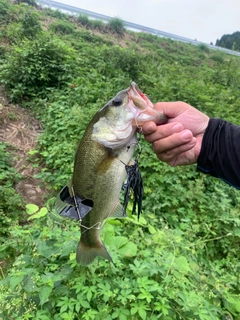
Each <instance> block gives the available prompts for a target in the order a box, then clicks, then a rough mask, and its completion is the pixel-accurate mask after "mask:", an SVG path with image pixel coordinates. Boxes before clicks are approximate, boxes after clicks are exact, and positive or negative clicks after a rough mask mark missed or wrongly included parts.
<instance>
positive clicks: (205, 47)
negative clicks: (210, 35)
mask: <svg viewBox="0 0 240 320" xmlns="http://www.w3.org/2000/svg"><path fill="white" fill-rule="evenodd" d="M198 48H199V49H200V50H202V51H204V52H206V53H209V51H210V50H209V48H208V46H207V45H206V44H204V43H201V44H199V45H198Z"/></svg>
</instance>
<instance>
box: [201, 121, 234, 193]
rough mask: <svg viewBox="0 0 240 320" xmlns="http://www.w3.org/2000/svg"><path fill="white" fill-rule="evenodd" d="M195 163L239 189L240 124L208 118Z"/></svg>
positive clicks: (204, 170)
mask: <svg viewBox="0 0 240 320" xmlns="http://www.w3.org/2000/svg"><path fill="white" fill-rule="evenodd" d="M197 165H198V169H199V170H200V171H202V172H204V173H208V174H210V175H212V176H215V177H219V178H221V179H223V180H224V181H225V182H227V183H229V184H231V185H232V186H234V187H236V188H238V189H240V126H236V125H233V124H231V123H229V122H227V121H224V120H221V119H216V118H212V119H210V121H209V124H208V127H207V129H206V131H205V133H204V137H203V141H202V147H201V151H200V154H199V157H198V161H197Z"/></svg>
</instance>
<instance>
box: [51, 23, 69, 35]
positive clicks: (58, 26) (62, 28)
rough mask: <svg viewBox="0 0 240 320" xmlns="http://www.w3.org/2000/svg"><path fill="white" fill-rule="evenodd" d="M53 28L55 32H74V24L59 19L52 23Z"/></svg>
mask: <svg viewBox="0 0 240 320" xmlns="http://www.w3.org/2000/svg"><path fill="white" fill-rule="evenodd" d="M51 29H52V30H53V31H54V32H55V33H60V34H70V33H73V32H74V26H73V25H72V24H70V23H68V22H66V21H58V22H55V23H53V24H51Z"/></svg>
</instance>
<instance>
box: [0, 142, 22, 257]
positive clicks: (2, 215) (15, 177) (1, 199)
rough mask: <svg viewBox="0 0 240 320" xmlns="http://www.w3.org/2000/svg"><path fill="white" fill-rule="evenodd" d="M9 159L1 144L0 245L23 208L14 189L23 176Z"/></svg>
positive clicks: (4, 147)
mask: <svg viewBox="0 0 240 320" xmlns="http://www.w3.org/2000/svg"><path fill="white" fill-rule="evenodd" d="M9 159H10V153H9V152H8V151H7V150H6V146H5V145H4V144H3V143H2V142H0V225H1V229H0V244H2V242H4V241H5V239H4V237H6V236H7V235H8V230H9V228H10V227H11V226H13V225H14V224H15V223H16V222H17V221H18V219H19V218H20V215H21V213H22V208H23V203H22V200H21V197H20V196H19V195H18V194H17V192H16V191H15V189H14V185H15V184H16V183H17V182H18V181H19V179H20V178H21V176H20V175H19V174H17V172H16V171H15V169H14V168H13V167H12V163H11V161H10V160H9ZM0 258H1V252H0Z"/></svg>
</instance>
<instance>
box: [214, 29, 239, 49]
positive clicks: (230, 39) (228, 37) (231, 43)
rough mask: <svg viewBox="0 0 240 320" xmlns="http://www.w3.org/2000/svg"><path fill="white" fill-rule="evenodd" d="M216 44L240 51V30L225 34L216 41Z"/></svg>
mask: <svg viewBox="0 0 240 320" xmlns="http://www.w3.org/2000/svg"><path fill="white" fill-rule="evenodd" d="M216 46H219V47H223V48H227V49H230V50H235V51H240V31H236V32H234V33H232V34H224V35H223V36H222V37H221V39H220V40H217V41H216Z"/></svg>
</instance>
